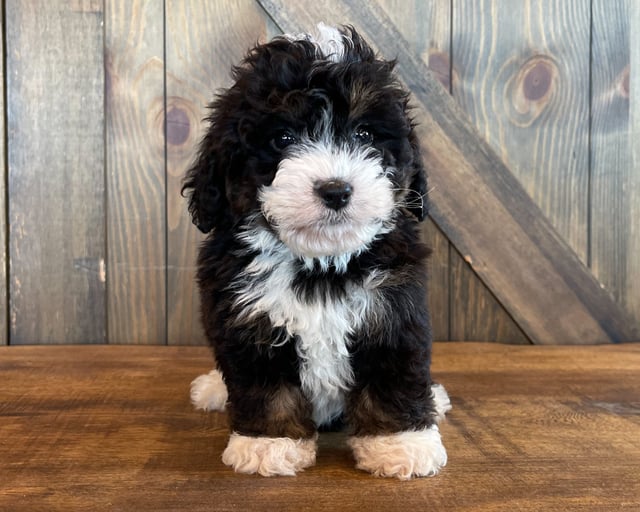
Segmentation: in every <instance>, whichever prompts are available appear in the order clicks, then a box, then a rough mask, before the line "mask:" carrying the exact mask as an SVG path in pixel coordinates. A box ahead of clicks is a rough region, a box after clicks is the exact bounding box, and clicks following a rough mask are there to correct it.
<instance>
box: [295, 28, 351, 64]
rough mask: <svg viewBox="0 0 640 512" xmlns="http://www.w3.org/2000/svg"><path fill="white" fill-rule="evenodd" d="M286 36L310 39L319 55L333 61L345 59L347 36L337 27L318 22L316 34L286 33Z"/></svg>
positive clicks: (297, 39) (299, 39)
mask: <svg viewBox="0 0 640 512" xmlns="http://www.w3.org/2000/svg"><path fill="white" fill-rule="evenodd" d="M285 37H286V38H287V39H289V40H290V41H309V42H310V43H313V44H315V45H316V48H317V50H318V53H319V55H320V56H321V57H324V58H325V59H327V60H330V61H332V62H340V61H342V60H344V54H345V51H346V49H345V38H344V37H343V35H342V34H341V33H340V31H339V30H338V29H337V28H335V27H331V26H329V25H325V24H324V23H318V25H317V26H316V31H315V33H314V34H298V35H294V36H292V35H288V34H286V35H285Z"/></svg>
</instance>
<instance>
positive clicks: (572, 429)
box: [0, 343, 640, 512]
mask: <svg viewBox="0 0 640 512" xmlns="http://www.w3.org/2000/svg"><path fill="white" fill-rule="evenodd" d="M209 357H210V356H209V353H208V350H207V349H206V348H204V347H115V346H88V347H74V349H73V350H69V349H68V348H63V347H2V348H0V374H1V375H3V378H5V379H6V382H11V383H12V385H11V386H0V439H2V440H3V441H2V442H0V474H2V479H0V509H2V510H11V511H13V512H21V511H29V512H30V511H32V510H47V511H54V512H55V511H67V510H74V511H75V510H77V511H83V510H87V511H95V510H135V511H140V512H144V511H147V510H149V511H154V512H158V511H175V510H191V511H194V512H197V511H205V510H206V511H209V510H216V511H220V512H225V511H232V510H243V511H245V510H246V511H253V510H261V511H269V510H273V511H278V512H286V511H296V512H299V511H312V510H339V511H345V512H351V511H354V512H355V511H361V510H386V511H396V510H397V511H406V510H425V508H426V507H428V510H431V511H434V512H438V511H450V510H470V511H474V512H496V511H504V512H506V511H509V512H510V511H513V510H518V511H522V512H529V511H530V512H539V511H541V510H544V511H545V512H567V511H572V510H576V511H577V510H597V511H599V512H618V511H619V510H637V509H639V508H640V445H639V444H638V443H637V439H638V438H640V402H639V401H638V397H639V396H640V345H617V346H598V347H536V346H524V347H520V346H505V345H499V344H477V343H469V344H466V343H441V344H436V345H435V347H434V368H433V369H434V375H435V376H436V378H437V379H438V380H440V381H441V382H442V383H443V384H444V385H445V386H446V388H447V390H448V391H449V394H450V395H451V398H452V402H453V410H452V411H451V412H450V414H449V416H448V421H446V422H445V423H444V424H443V425H442V428H441V431H442V435H443V440H444V443H445V445H446V447H447V449H448V454H449V462H448V464H447V466H446V468H445V469H444V470H443V472H442V473H441V474H440V475H438V476H437V477H434V478H425V479H418V480H413V481H410V482H400V481H397V480H387V479H377V478H374V477H371V476H369V475H367V474H365V473H363V472H360V471H357V470H356V469H355V468H354V462H353V459H352V457H351V454H350V452H349V450H348V448H347V446H346V444H345V436H344V434H322V435H321V436H320V441H319V451H318V457H317V463H316V465H315V466H314V467H312V468H309V469H308V470H306V471H305V472H303V473H301V474H300V475H299V476H297V477H292V478H287V477H281V478H263V477H255V476H243V475H237V474H234V473H233V472H232V471H231V470H230V469H228V468H227V467H225V466H224V465H223V464H222V462H221V460H220V455H221V453H222V450H223V449H224V447H225V443H226V440H227V436H228V431H227V420H226V417H225V415H224V414H220V413H212V414H206V413H202V412H198V411H194V410H193V409H192V408H191V405H190V404H189V400H188V392H189V382H190V381H191V379H192V378H193V377H194V376H196V375H198V374H200V373H202V372H206V371H208V369H209V368H210V364H211V361H210V358H209Z"/></svg>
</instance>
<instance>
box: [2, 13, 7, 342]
mask: <svg viewBox="0 0 640 512" xmlns="http://www.w3.org/2000/svg"><path fill="white" fill-rule="evenodd" d="M2 7H3V8H2V9H0V55H3V56H4V38H5V31H4V4H2ZM4 86H5V73H4V58H3V59H2V62H0V345H6V344H7V343H8V325H7V307H8V304H7V274H6V272H7V250H6V248H7V240H6V234H7V216H6V202H5V200H6V193H7V190H6V182H7V168H6V165H5V161H6V150H7V148H6V145H5V123H6V119H7V117H6V110H5V104H4V96H5V87H4Z"/></svg>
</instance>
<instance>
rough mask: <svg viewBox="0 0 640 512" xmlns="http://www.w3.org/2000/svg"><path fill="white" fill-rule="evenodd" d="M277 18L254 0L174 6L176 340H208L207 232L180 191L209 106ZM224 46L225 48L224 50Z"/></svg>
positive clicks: (171, 315)
mask: <svg viewBox="0 0 640 512" xmlns="http://www.w3.org/2000/svg"><path fill="white" fill-rule="evenodd" d="M268 25H270V22H269V20H268V18H267V17H266V15H265V14H264V12H263V10H262V9H261V8H260V6H259V5H257V4H256V3H255V1H253V0H242V1H240V2H233V3H231V2H201V1H198V0H191V1H181V0H180V1H178V0H168V1H167V3H166V27H167V31H166V69H167V171H168V174H167V208H168V212H167V218H168V234H167V236H168V254H167V264H168V273H167V278H168V280H167V295H168V302H167V308H168V309H167V315H168V321H169V324H168V342H169V343H170V344H202V343H204V342H205V338H204V333H203V330H202V326H201V324H200V315H199V302H198V293H197V289H196V283H195V277H194V274H195V262H196V250H197V248H198V245H199V242H200V240H201V239H202V236H201V235H200V234H199V232H198V231H197V229H196V228H195V227H194V226H193V225H192V223H191V219H190V218H189V215H188V213H187V207H186V202H185V200H184V199H183V198H182V197H181V195H180V188H181V186H182V179H183V177H184V173H185V172H186V170H187V169H188V167H189V165H190V163H191V162H192V160H193V159H194V157H195V151H196V148H197V143H198V141H199V139H200V137H201V136H202V134H203V132H204V129H205V127H206V126H205V123H204V122H203V121H202V120H203V118H204V117H205V116H206V115H207V112H206V108H205V107H206V105H207V104H208V103H209V102H210V101H211V100H212V99H213V96H214V93H215V92H216V91H217V90H218V89H219V88H221V87H228V86H229V85H231V68H232V66H234V65H237V64H238V62H240V60H241V59H242V58H243V57H244V55H245V53H246V51H247V50H248V49H249V48H250V47H251V46H253V45H254V44H255V43H256V42H257V41H258V40H262V41H264V40H266V39H267V38H268V37H269V35H268V34H267V32H268V31H269V30H270V28H269V26H268ZM216 48H224V51H216V50H215V49H216Z"/></svg>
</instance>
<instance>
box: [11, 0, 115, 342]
mask: <svg viewBox="0 0 640 512" xmlns="http://www.w3.org/2000/svg"><path fill="white" fill-rule="evenodd" d="M5 8H6V29H7V38H6V42H7V48H6V51H7V98H8V102H7V110H8V134H7V135H8V162H9V168H8V186H9V189H8V196H9V219H8V221H9V225H10V233H9V236H10V261H11V267H10V293H11V304H10V322H11V324H10V335H11V342H12V343H16V344H21V343H91V342H93V343H95V342H104V340H105V324H106V320H105V280H104V257H105V254H104V253H105V234H104V114H103V103H104V92H103V91H104V74H103V38H102V22H103V12H102V4H101V3H100V2H91V1H76V2H64V1H49V0H33V1H31V2H20V1H17V0H7V1H6V2H5Z"/></svg>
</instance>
